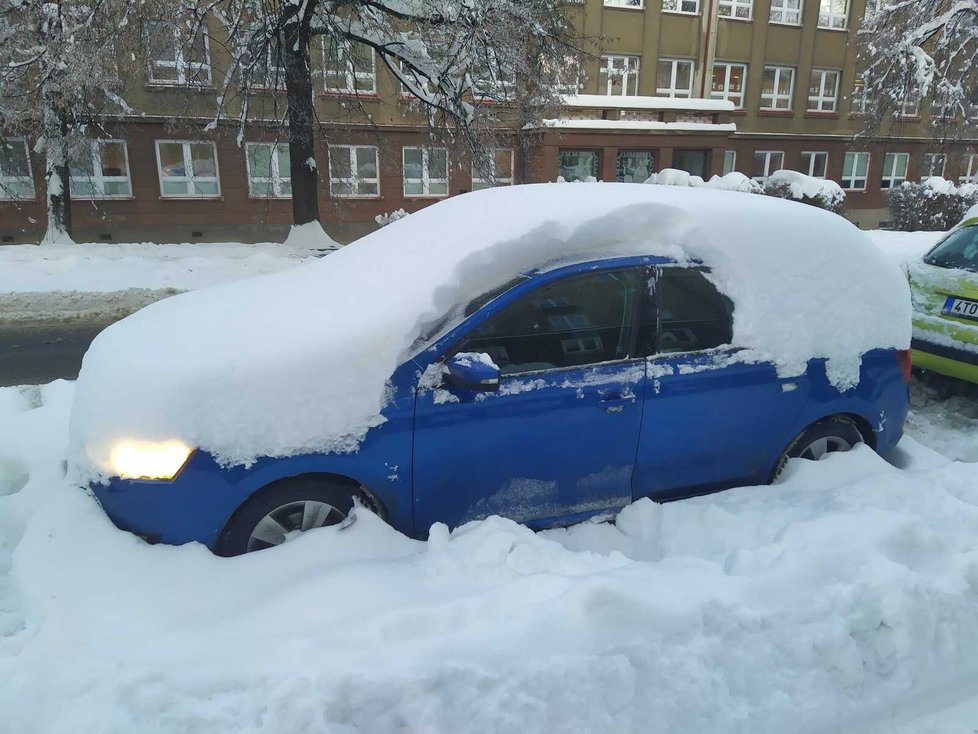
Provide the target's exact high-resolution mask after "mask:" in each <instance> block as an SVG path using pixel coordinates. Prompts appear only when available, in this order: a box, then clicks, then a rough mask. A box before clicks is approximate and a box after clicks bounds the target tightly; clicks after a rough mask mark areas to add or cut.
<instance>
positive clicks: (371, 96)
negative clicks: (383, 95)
mask: <svg viewBox="0 0 978 734" xmlns="http://www.w3.org/2000/svg"><path fill="white" fill-rule="evenodd" d="M320 96H322V97H353V98H355V99H367V100H379V99H380V95H379V94H378V93H377V92H339V91H335V90H332V89H327V90H325V91H323V92H322V93H321V95H320Z"/></svg>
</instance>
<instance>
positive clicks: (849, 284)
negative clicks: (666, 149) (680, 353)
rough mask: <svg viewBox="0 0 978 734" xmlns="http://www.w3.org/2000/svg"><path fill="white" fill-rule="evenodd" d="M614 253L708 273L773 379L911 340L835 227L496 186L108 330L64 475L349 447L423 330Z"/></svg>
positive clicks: (878, 259)
mask: <svg viewBox="0 0 978 734" xmlns="http://www.w3.org/2000/svg"><path fill="white" fill-rule="evenodd" d="M629 254H647V255H657V254H658V255H667V256H673V257H680V258H681V257H683V256H689V257H693V258H698V259H700V260H702V261H703V262H704V263H706V264H707V265H708V266H711V267H712V268H713V273H714V275H713V277H714V279H715V280H716V282H717V283H718V285H719V287H720V288H721V289H722V290H723V291H725V292H726V293H727V295H729V296H730V297H731V298H732V299H733V300H734V303H735V304H736V312H735V322H734V341H735V343H737V344H738V345H739V346H743V347H745V348H747V349H748V350H752V351H751V354H753V355H754V356H755V357H757V358H768V359H771V360H772V361H774V362H775V363H776V365H777V366H778V368H779V369H780V370H781V371H782V372H783V373H793V374H797V373H800V372H802V371H803V370H804V369H805V365H806V363H807V361H808V359H809V358H811V357H825V358H827V359H828V360H829V366H830V374H832V375H833V377H834V379H835V381H836V383H837V384H839V385H845V384H851V383H852V382H853V381H854V380H855V379H857V377H858V368H859V362H860V355H861V354H862V353H864V352H866V351H868V350H870V349H873V348H876V347H898V348H906V346H907V345H908V343H909V341H910V302H909V296H908V290H907V284H906V281H905V280H904V278H903V277H902V275H901V273H900V271H899V270H898V268H896V267H895V266H894V265H892V264H891V263H888V262H887V261H886V259H885V258H884V257H883V255H881V254H880V252H879V250H878V249H877V248H876V247H874V246H873V245H872V243H871V242H870V241H869V240H868V239H867V238H866V237H865V236H864V235H863V234H862V233H861V232H859V230H858V229H856V227H855V226H853V225H852V224H851V223H849V222H847V221H846V220H844V219H842V218H841V217H838V216H836V215H834V214H830V213H828V212H825V211H822V210H819V209H816V208H814V207H809V206H806V205H803V204H798V203H794V202H786V201H781V200H778V199H774V198H768V197H761V196H757V197H746V196H745V195H744V194H739V193H733V192H726V191H712V190H703V189H688V188H674V187H662V186H642V185H635V184H599V183H595V184H586V183H577V184H536V185H527V186H513V187H500V188H495V189H488V190H484V191H478V192H474V193H470V194H465V195H462V196H457V197H453V198H451V199H448V200H446V201H443V202H440V203H438V204H435V205H434V206H431V207H429V208H427V209H424V210H422V211H420V212H418V213H416V214H412V215H411V216H410V217H407V218H405V219H402V220H400V221H398V222H395V223H394V224H392V225H390V226H388V227H385V228H383V229H381V230H378V231H377V232H374V233H373V234H370V235H368V236H366V237H364V238H363V239H361V240H358V241H357V242H354V243H353V244H351V245H348V246H347V247H345V248H343V249H341V250H339V251H338V252H336V253H334V254H332V255H330V256H328V257H326V258H324V259H323V260H320V261H317V262H314V263H311V264H308V265H302V266H300V267H297V268H294V269H291V270H287V271H284V272H280V273H275V274H272V275H267V276H263V277H259V278H254V279H249V280H245V281H240V282H237V283H230V284H226V285H221V286H217V287H214V288H209V289H204V290H199V291H193V292H190V293H185V294H181V295H178V296H174V297H172V298H168V299H166V300H163V301H160V302H159V303H155V304H153V305H151V306H148V307H147V308H145V309H143V310H142V311H139V312H138V313H136V314H134V315H132V316H130V317H128V318H126V319H124V320H123V321H120V322H119V323H117V324H115V325H113V326H111V327H109V328H108V329H106V330H105V331H104V332H102V334H101V335H99V337H98V338H97V339H96V340H95V342H94V343H93V344H92V347H91V349H90V350H89V352H88V354H87V355H86V357H85V360H84V363H83V365H82V370H81V375H80V376H79V379H78V388H77V393H76V396H75V403H74V407H73V414H72V458H73V461H74V462H75V463H76V465H77V466H78V467H79V468H80V469H81V470H82V472H83V473H84V472H85V471H86V470H87V469H90V468H91V466H90V464H89V463H88V461H87V460H86V459H85V456H86V455H87V456H88V457H91V459H92V461H94V462H95V464H96V465H101V463H102V462H103V461H104V458H105V456H106V452H107V451H108V449H109V447H110V446H111V445H112V444H113V443H114V442H115V441H117V440H118V439H119V438H121V437H138V438H142V439H147V440H152V439H173V438H175V439H182V440H184V441H187V442H188V443H190V444H192V445H194V446H197V447H199V448H202V449H205V450H207V451H210V452H212V453H213V454H215V455H216V456H217V457H219V458H220V459H221V460H223V461H225V462H228V463H245V462H248V461H249V460H251V459H254V458H256V457H258V456H262V455H271V456H282V455H290V454H297V453H306V452H311V451H350V450H355V449H356V448H357V447H358V445H359V442H360V441H361V440H362V438H363V436H364V435H365V434H366V432H367V431H368V430H369V429H370V428H371V427H372V426H376V425H378V424H380V423H381V422H382V421H383V418H382V416H381V410H382V409H383V407H384V405H385V398H386V385H387V380H388V378H389V376H390V375H391V374H392V372H393V371H394V369H395V368H396V367H397V366H398V365H399V364H401V363H403V362H404V361H405V360H407V359H409V358H410V357H411V356H413V355H412V352H411V348H412V345H413V344H415V342H416V341H417V340H418V338H419V335H420V334H421V333H422V330H423V329H424V328H425V327H426V326H427V325H429V324H431V323H432V322H434V321H435V320H437V319H438V318H440V317H442V316H444V315H445V314H447V313H449V312H451V311H452V310H453V309H455V308H456V307H458V306H459V305H460V304H464V303H467V302H468V301H469V300H471V299H472V298H474V297H475V296H477V295H479V294H481V293H484V292H486V291H488V290H490V289H492V288H494V287H497V286H498V285H500V284H501V283H504V282H506V281H508V280H510V279H511V278H513V277H514V276H516V275H518V274H519V273H522V272H526V271H528V270H531V269H533V268H537V267H542V266H544V265H547V264H553V263H554V262H555V261H582V260H590V259H600V258H606V257H612V256H618V255H629ZM869 273H872V277H871V278H870V277H867V274H869Z"/></svg>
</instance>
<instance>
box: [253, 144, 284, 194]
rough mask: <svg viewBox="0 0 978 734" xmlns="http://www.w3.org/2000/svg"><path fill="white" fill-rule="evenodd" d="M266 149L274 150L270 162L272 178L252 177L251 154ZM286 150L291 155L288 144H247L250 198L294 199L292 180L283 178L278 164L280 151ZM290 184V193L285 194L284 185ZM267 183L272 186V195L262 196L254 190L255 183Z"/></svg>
mask: <svg viewBox="0 0 978 734" xmlns="http://www.w3.org/2000/svg"><path fill="white" fill-rule="evenodd" d="M259 147H264V148H271V149H272V156H271V158H270V160H269V166H270V167H271V174H272V175H271V178H265V177H264V176H261V177H258V176H252V175H251V155H250V152H251V151H252V150H254V149H255V148H259ZM283 148H284V149H285V154H286V155H288V154H289V144H288V143H266V142H263V141H260V140H259V141H255V142H252V143H245V172H246V174H247V176H248V196H249V197H251V198H252V199H291V198H292V187H291V184H292V178H291V177H283V176H282V174H281V171H280V169H279V163H278V153H279V150H281V149H283ZM286 181H287V182H288V183H289V193H283V188H282V183H283V182H286ZM258 182H267V183H270V184H271V185H272V193H270V194H261V193H255V191H254V189H253V188H252V184H253V183H258Z"/></svg>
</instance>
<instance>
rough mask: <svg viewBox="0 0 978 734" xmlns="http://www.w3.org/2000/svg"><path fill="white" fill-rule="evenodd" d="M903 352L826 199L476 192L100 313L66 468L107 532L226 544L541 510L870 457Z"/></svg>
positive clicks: (893, 296)
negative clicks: (304, 257) (338, 244)
mask: <svg viewBox="0 0 978 734" xmlns="http://www.w3.org/2000/svg"><path fill="white" fill-rule="evenodd" d="M869 274H871V276H870V275H869ZM909 343H910V305H909V297H908V293H907V282H906V280H905V279H904V278H903V276H902V274H901V273H900V271H899V270H898V269H897V268H896V267H895V266H893V265H891V264H889V263H888V262H887V261H886V260H885V259H884V258H883V257H882V255H880V253H879V251H878V250H877V249H876V248H875V247H874V246H873V245H872V244H871V243H870V242H869V241H868V240H867V239H866V238H865V237H864V236H863V235H862V234H861V233H860V232H859V231H858V230H857V229H856V228H855V227H854V226H853V225H851V224H850V223H848V222H846V221H845V220H843V219H842V218H840V217H838V216H835V215H833V214H829V213H827V212H824V211H821V210H818V209H815V208H813V207H808V206H805V205H801V204H797V203H791V202H785V201H780V200H776V199H772V198H768V197H762V196H755V195H750V194H740V193H732V192H723V191H704V190H694V189H680V188H674V187H659V186H644V185H635V184H620V185H619V184H543V185H532V186H518V187H506V188H498V189H491V190H486V191H480V192H475V193H472V194H466V195H464V196H460V197H455V198H452V199H450V200H447V201H445V202H442V203H439V204H436V205H434V206H431V207H429V208H427V209H425V210H424V211H422V212H419V213H416V214H412V215H411V216H410V217H408V218H405V219H403V220H401V221H398V222H396V223H394V224H392V225H390V226H388V227H385V228H384V229H382V230H379V231H378V232H375V233H373V234H371V235H369V236H367V237H365V238H363V239H362V240H360V241H358V242H356V243H354V244H352V245H349V246H347V247H345V248H343V249H342V250H340V251H339V252H337V253H335V254H333V255H330V256H329V257H328V258H325V259H324V260H322V261H318V262H316V263H313V264H310V265H304V266H301V267H299V268H296V269H294V270H290V271H286V272H282V273H277V274H273V275H268V276H263V277H261V278H256V279H253V280H250V281H242V282H239V283H234V284H230V285H225V286H219V287H216V288H212V289H208V290H201V291H195V292H191V293H187V294H183V295H179V296H175V297H173V298H169V299H167V300H164V301H161V302H159V303H156V304H153V305H151V306H149V307H147V308H145V309H143V310H142V311H140V312H138V313H136V314H134V315H133V316H130V317H129V318H127V319H125V320H123V321H121V322H119V323H118V324H115V325H114V326H112V327H110V328H108V329H107V330H106V331H104V332H103V333H102V334H101V335H100V336H99V337H98V338H97V339H96V340H95V342H94V343H93V345H92V347H91V349H90V350H89V352H88V354H87V355H86V356H85V359H84V363H83V365H82V370H81V374H80V376H79V379H78V383H77V388H76V393H75V400H74V404H73V413H72V419H71V470H72V473H73V476H74V477H75V478H76V479H77V481H78V482H79V483H81V484H83V485H85V486H90V487H91V488H92V489H93V491H94V493H95V495H96V497H97V498H98V500H99V501H100V502H101V504H102V506H103V508H104V509H105V511H106V512H107V513H108V515H109V516H110V517H111V518H112V519H113V521H115V523H116V524H117V525H118V526H119V527H121V528H124V529H127V530H131V531H132V532H134V533H138V534H139V535H141V536H143V537H145V538H147V539H150V540H153V541H162V542H166V543H185V542H188V541H199V542H201V543H204V544H206V545H207V546H208V547H210V548H211V549H212V550H214V551H216V552H218V553H221V554H227V555H233V554H240V553H244V552H248V551H252V550H258V549H264V548H268V547H270V546H274V545H277V544H279V543H281V542H283V541H284V540H287V539H288V538H290V537H292V536H293V535H294V534H296V533H299V532H302V531H305V530H308V529H310V528H315V527H320V526H324V525H332V524H337V523H342V522H344V521H345V520H346V518H348V517H350V511H351V508H352V507H353V506H354V504H355V503H357V502H359V503H362V504H363V505H365V506H366V507H367V508H369V509H371V510H373V511H374V512H376V513H378V514H379V515H381V516H382V517H384V518H385V519H386V520H387V521H389V522H390V523H391V524H392V525H393V526H394V527H395V528H397V529H398V530H400V531H402V532H404V533H406V534H408V535H411V536H415V537H419V536H423V535H424V534H425V533H426V532H427V530H428V529H429V527H430V526H431V525H432V524H433V523H439V522H440V523H445V524H447V525H449V526H458V525H460V524H462V523H465V522H467V521H470V520H475V519H479V518H484V517H486V516H489V515H493V514H500V515H504V516H507V517H510V518H513V519H516V520H518V521H521V522H525V523H527V524H528V525H530V526H532V527H543V526H552V525H562V524H568V523H573V522H577V521H581V520H584V519H586V518H589V517H593V516H596V515H601V514H604V513H611V512H615V511H617V510H619V509H620V508H622V507H623V506H624V505H626V504H628V503H630V502H632V501H633V500H634V499H636V498H638V497H651V498H653V499H656V500H665V499H674V498H679V497H685V496H690V495H695V494H701V493H705V492H711V491H716V490H719V489H723V488H726V487H731V486H734V485H744V484H766V483H768V482H770V481H772V479H773V478H774V477H776V475H777V473H778V472H779V470H780V468H781V467H782V466H783V464H784V462H785V461H786V459H787V458H788V457H794V456H800V457H806V458H810V459H817V458H820V457H822V456H823V455H824V454H827V453H830V452H832V451H837V450H845V449H848V448H850V447H851V446H853V445H854V444H856V443H866V444H869V445H870V446H872V447H873V448H874V449H876V450H877V451H879V452H886V451H888V450H890V449H891V448H892V447H893V446H894V445H895V444H896V442H897V441H898V440H899V438H900V436H901V434H902V430H903V422H904V419H905V417H906V413H907V403H908V396H907V380H908V379H909V366H910V364H909V352H908V351H907V350H908V348H909Z"/></svg>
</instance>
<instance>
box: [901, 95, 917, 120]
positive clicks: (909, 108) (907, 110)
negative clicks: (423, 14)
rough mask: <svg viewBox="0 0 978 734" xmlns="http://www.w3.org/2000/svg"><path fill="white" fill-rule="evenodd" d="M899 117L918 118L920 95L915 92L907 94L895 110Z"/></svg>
mask: <svg viewBox="0 0 978 734" xmlns="http://www.w3.org/2000/svg"><path fill="white" fill-rule="evenodd" d="M897 114H899V116H900V117H919V116H920V95H919V94H918V93H917V92H915V91H910V92H907V93H906V94H905V95H904V97H903V99H902V101H901V102H900V107H899V108H898V110H897Z"/></svg>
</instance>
